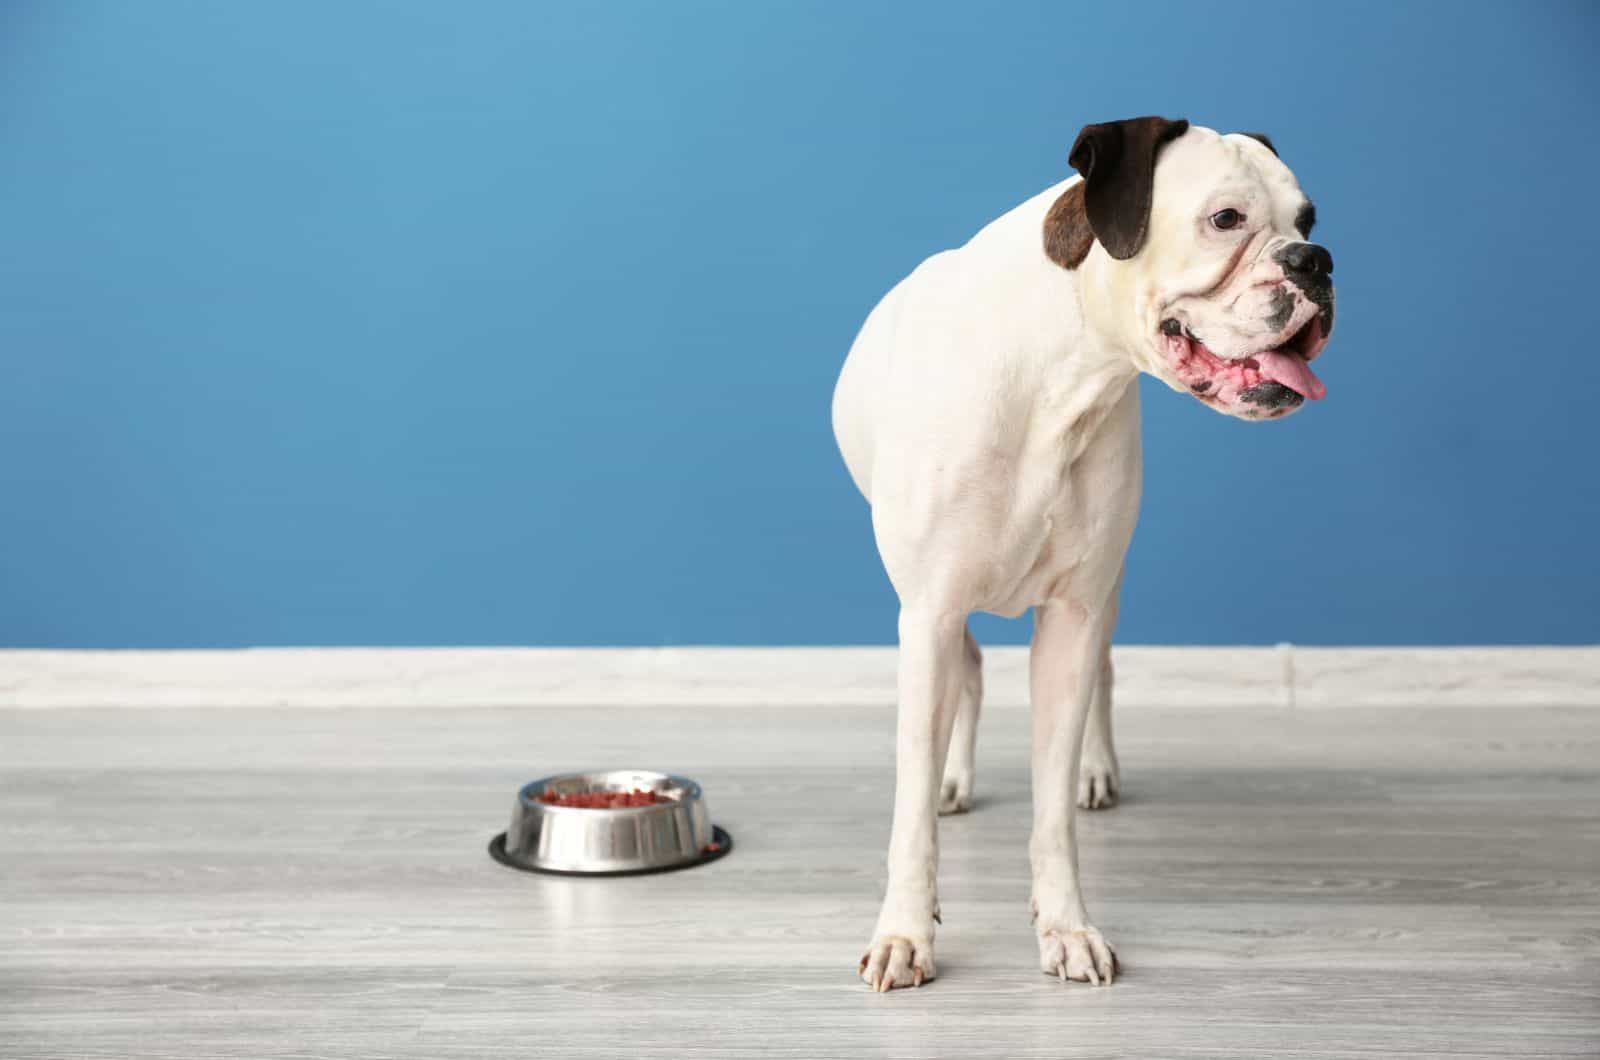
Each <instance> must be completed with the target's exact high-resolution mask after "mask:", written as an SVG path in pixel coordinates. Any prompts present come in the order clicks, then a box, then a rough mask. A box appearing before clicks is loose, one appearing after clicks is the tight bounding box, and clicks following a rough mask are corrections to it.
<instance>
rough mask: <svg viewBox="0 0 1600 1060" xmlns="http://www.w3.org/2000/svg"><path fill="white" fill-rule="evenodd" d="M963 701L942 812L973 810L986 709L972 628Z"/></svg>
mask: <svg viewBox="0 0 1600 1060" xmlns="http://www.w3.org/2000/svg"><path fill="white" fill-rule="evenodd" d="M961 661H962V666H963V671H962V675H961V699H960V701H959V702H958V704H957V705H956V720H955V729H954V730H953V731H952V732H951V734H950V752H949V753H948V754H947V755H945V760H944V781H943V782H942V783H941V784H940V785H939V812H940V813H941V814H951V813H966V812H967V811H968V810H970V809H972V778H973V774H974V772H975V770H976V765H977V754H978V713H979V711H980V710H981V708H982V706H983V652H981V651H979V650H978V642H977V641H976V640H974V639H973V638H972V629H971V628H970V627H968V629H967V631H966V638H965V641H964V643H963V644H962V653H961Z"/></svg>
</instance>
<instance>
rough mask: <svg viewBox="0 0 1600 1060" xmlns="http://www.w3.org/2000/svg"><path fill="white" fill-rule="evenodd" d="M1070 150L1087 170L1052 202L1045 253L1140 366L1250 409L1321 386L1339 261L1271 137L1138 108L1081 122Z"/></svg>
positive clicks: (1217, 403) (1290, 403) (1200, 394)
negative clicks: (1074, 277) (1315, 235)
mask: <svg viewBox="0 0 1600 1060" xmlns="http://www.w3.org/2000/svg"><path fill="white" fill-rule="evenodd" d="M1069 160H1070V161H1071V163H1072V165H1073V167H1074V168H1075V169H1077V170H1078V172H1079V173H1081V174H1082V175H1083V180H1082V181H1080V182H1077V183H1075V184H1073V185H1072V186H1071V187H1069V188H1068V189H1067V190H1066V191H1065V192H1063V193H1062V195H1061V197H1060V198H1059V199H1057V200H1056V203H1055V205H1054V206H1053V207H1051V210H1050V213H1049V215H1048V216H1047V217H1046V219H1045V226H1044V247H1045V252H1046V253H1047V254H1048V255H1049V256H1050V257H1051V258H1052V259H1053V260H1054V261H1055V262H1056V263H1057V264H1058V265H1061V266H1062V267H1063V268H1068V269H1077V270H1079V271H1080V273H1081V274H1082V275H1083V284H1084V285H1086V286H1087V287H1089V288H1092V289H1093V290H1095V291H1096V292H1097V297H1096V298H1094V299H1087V298H1086V299H1085V306H1086V312H1089V310H1090V308H1091V304H1092V307H1093V309H1094V311H1096V312H1099V313H1102V314H1104V313H1107V312H1109V313H1110V314H1112V316H1113V318H1114V319H1109V320H1099V321H1096V323H1097V324H1099V325H1100V326H1101V327H1103V328H1106V329H1109V330H1110V331H1111V332H1112V333H1113V334H1115V335H1117V336H1118V337H1119V338H1120V340H1121V341H1122V342H1123V343H1124V344H1125V345H1126V346H1127V347H1128V348H1129V349H1130V350H1131V351H1132V353H1133V357H1134V360H1135V363H1136V364H1137V365H1138V366H1139V368H1140V369H1142V370H1143V371H1146V372H1148V373H1150V374H1151V375H1154V376H1155V377H1157V378H1158V379H1160V380H1162V381H1163V382H1165V383H1166V384H1167V385H1168V386H1170V387H1172V388H1173V389H1174V390H1182V391H1185V392H1187V393H1190V394H1193V395H1194V396H1195V397H1196V398H1198V399H1199V400H1200V401H1202V402H1204V403H1205V404H1207V405H1209V406H1211V407H1212V408H1213V409H1216V410H1217V411H1218V412H1224V413H1227V414H1228V415H1231V416H1238V417H1241V418H1243V419H1271V418H1277V417H1280V416H1285V415H1287V414H1288V413H1289V412H1291V411H1293V410H1294V409H1296V408H1298V407H1299V406H1300V405H1301V404H1302V403H1303V402H1304V401H1305V399H1306V398H1311V399H1312V400H1316V399H1318V398H1320V397H1322V395H1323V393H1324V389H1325V388H1324V387H1323V385H1322V381H1321V380H1320V379H1318V378H1317V376H1316V373H1314V372H1313V371H1312V370H1311V367H1310V362H1311V361H1312V360H1314V359H1315V358H1316V356H1317V355H1318V354H1319V353H1321V352H1322V348H1323V347H1324V346H1325V345H1327V341H1328V335H1329V333H1330V332H1331V331H1332V330H1333V281H1332V279H1331V274H1332V272H1333V258H1332V257H1331V256H1330V255H1329V253H1328V251H1327V250H1326V249H1325V248H1323V247H1321V246H1319V245H1317V244H1315V243H1312V242H1310V241H1309V240H1310V237H1311V228H1312V225H1313V224H1314V223H1315V221H1316V211H1315V209H1314V208H1313V207H1312V205H1311V200H1309V199H1308V198H1306V196H1305V193H1304V192H1302V191H1301V190H1300V184H1299V182H1298V181H1296V180H1295V176H1294V174H1293V173H1292V172H1290V170H1289V167H1288V166H1286V165H1284V164H1283V161H1282V160H1281V159H1279V157H1278V154H1277V151H1276V149H1275V148H1274V147H1273V145H1272V142H1271V141H1270V140H1268V139H1267V138H1266V137H1265V136H1262V135H1260V134H1258V133H1233V134H1230V135H1227V136H1223V135H1219V134H1218V133H1216V132H1214V131H1213V130H1211V129H1205V128H1201V127H1199V126H1192V125H1190V124H1189V123H1188V122H1186V121H1168V120H1167V119H1165V118H1133V119H1130V120H1127V121H1115V122H1106V123H1103V124H1099V125H1088V126H1085V127H1084V129H1083V131H1082V132H1081V133H1079V134H1078V139H1077V142H1076V143H1074V144H1073V146H1072V153H1071V155H1070V159H1069ZM1090 315H1091V316H1092V315H1093V313H1091V314H1090Z"/></svg>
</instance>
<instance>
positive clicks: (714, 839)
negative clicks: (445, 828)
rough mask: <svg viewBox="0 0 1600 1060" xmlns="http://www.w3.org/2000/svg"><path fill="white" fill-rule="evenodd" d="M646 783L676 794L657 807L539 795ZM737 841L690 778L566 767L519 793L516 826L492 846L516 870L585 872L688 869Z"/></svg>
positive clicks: (647, 786)
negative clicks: (596, 805) (612, 806)
mask: <svg viewBox="0 0 1600 1060" xmlns="http://www.w3.org/2000/svg"><path fill="white" fill-rule="evenodd" d="M639 789H645V790H649V791H655V792H658V793H660V794H662V795H666V796H669V798H668V801H666V802H658V803H655V804H653V805H650V806H632V807H627V808H624V809H617V810H592V809H584V808H581V807H577V806H553V805H550V804H549V803H543V802H540V801H539V796H540V795H542V794H544V793H545V792H554V793H556V794H558V795H570V794H578V793H584V792H591V791H636V790H639ZM732 845H733V841H732V839H731V838H730V837H729V836H728V834H727V833H726V832H724V831H723V830H722V829H720V828H716V827H714V826H713V825H712V823H711V817H710V814H709V813H708V812H707V810H706V800H705V794H704V792H702V791H701V790H700V785H699V784H697V783H695V782H694V781H693V780H690V779H689V778H688V777H680V776H673V775H671V774H669V773H652V772H648V771H646V770H641V769H617V770H610V771H607V772H596V773H562V774H558V775H556V776H552V777H545V778H543V779H541V780H535V781H534V782H533V783H531V784H528V785H526V786H524V787H523V789H522V790H521V791H519V792H517V801H516V805H514V806H513V807H512V809H511V826H510V827H509V828H508V829H506V831H505V832H504V833H503V834H502V835H498V836H496V837H495V838H494V842H492V843H490V844H489V852H490V853H491V854H493V855H494V857H495V859H496V860H497V861H500V862H502V863H503V864H506V865H510V866H511V867H513V868H519V869H530V870H533V871H536V872H555V873H567V874H572V875H581V876H620V875H627V874H631V873H641V872H662V871H665V870H667V869H679V868H687V867H688V866H690V865H698V864H700V863H702V862H705V861H711V860H714V859H715V858H718V857H721V856H722V855H723V854H726V853H727V852H728V850H729V849H730V848H731V847H732Z"/></svg>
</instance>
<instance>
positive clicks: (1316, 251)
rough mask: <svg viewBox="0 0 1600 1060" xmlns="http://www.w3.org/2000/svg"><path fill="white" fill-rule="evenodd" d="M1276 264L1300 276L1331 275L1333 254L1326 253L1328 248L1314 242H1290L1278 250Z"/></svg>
mask: <svg viewBox="0 0 1600 1060" xmlns="http://www.w3.org/2000/svg"><path fill="white" fill-rule="evenodd" d="M1278 264H1280V265H1282V266H1283V268H1284V271H1286V272H1297V273H1299V274H1300V275H1302V276H1331V275H1332V274H1333V255H1332V254H1329V253H1328V248H1327V247H1324V246H1319V245H1317V244H1316V243H1290V244H1289V245H1288V246H1286V247H1284V248H1283V249H1282V250H1280V251H1278Z"/></svg>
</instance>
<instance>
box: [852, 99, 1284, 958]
mask: <svg viewBox="0 0 1600 1060" xmlns="http://www.w3.org/2000/svg"><path fill="white" fill-rule="evenodd" d="M1074 179H1076V178H1074ZM1071 183H1072V182H1071V181H1067V182H1063V183H1062V184H1058V185H1057V186H1055V187H1053V188H1051V189H1049V190H1047V191H1045V192H1043V193H1041V194H1039V195H1037V196H1035V197H1034V198H1032V199H1030V200H1028V201H1027V202H1025V203H1023V204H1022V205H1021V206H1018V207H1017V208H1016V209H1014V210H1012V211H1010V212H1009V213H1007V214H1005V215H1004V216H1002V217H1000V218H999V219H997V220H995V221H994V222H992V223H991V224H989V225H988V226H987V227H985V228H984V229H983V230H982V231H980V232H978V234H977V235H975V236H973V238H972V239H971V240H970V241H969V242H968V243H967V244H966V245H965V246H962V247H960V248H958V249H956V250H949V251H945V252H943V253H940V254H936V255H934V256H933V257H931V258H929V259H928V260H927V261H925V262H923V263H922V264H921V265H920V266H918V267H917V269H916V270H915V271H914V272H912V274H911V275H910V276H908V277H907V278H906V279H904V280H902V281H901V282H900V283H899V284H898V285H896V286H895V288H894V289H893V290H891V291H890V292H889V294H888V295H887V296H885V297H884V299H883V301H882V302H880V303H879V304H878V306H877V307H876V308H875V309H874V310H873V311H872V313H871V315H870V316H869V317H868V318H867V321H866V323H865V324H864V325H863V327H862V329H861V333H860V335H859V336H858V337H857V338H856V341H855V344H854V345H853V346H852V348H851V350H850V355H849V358H848V359H847V361H846V363H845V365H844V369H843V372H842V374H841V376H840V378H839V383H838V387H837V390H836V392H835V395H834V403H833V422H834V432H835V435H836V436H837V438H838V442H839V448H840V450H841V452H842V453H843V455H844V459H845V462H846V464H847V465H848V467H849V469H850V473H851V475H852V477H853V478H854V479H855V482H856V485H857V486H858V487H859V488H860V490H861V492H862V494H863V495H865V496H866V498H867V499H868V500H869V501H870V502H871V505H872V525H873V530H874V533H875V536H876V538H877V543H878V548H879V551H880V553H881V555H882V557H883V563H884V566H885V568H886V569H887V571H888V574H889V578H890V580H891V581H892V582H893V584H894V588H895V591H896V592H897V593H898V594H899V597H900V608H901V610H900V622H899V635H900V658H899V691H900V707H899V715H898V731H897V741H898V743H897V752H896V784H895V806H894V823H893V830H892V834H891V838H890V843H889V857H888V886H887V892H886V895H885V898H884V902H883V907H882V912H881V913H880V915H879V918H878V924H877V930H876V932H875V934H874V937H873V940H872V943H871V945H870V946H869V948H868V950H867V954H866V956H865V958H864V959H863V967H862V975H863V977H864V978H865V979H867V981H868V982H869V983H870V984H872V985H873V986H874V987H875V988H878V989H886V988H888V987H889V986H908V985H913V984H915V983H920V982H922V981H924V980H926V979H931V978H932V977H933V975H934V974H935V967H934V957H933V937H934V923H935V920H936V918H937V915H938V896H937V891H936V880H935V876H936V871H937V864H938V837H937V814H938V813H939V812H940V811H944V812H958V811H962V810H965V809H967V808H968V807H969V806H970V804H971V798H972V785H973V741H974V739H975V737H976V724H977V714H978V708H979V699H980V697H981V689H982V678H981V673H980V661H979V655H978V648H977V645H976V644H975V643H974V642H973V641H972V638H971V635H970V634H969V633H968V632H967V630H966V619H967V616H968V615H969V614H970V613H971V612H973V611H979V610H981V611H989V612H993V613H997V614H1001V615H1007V616H1017V615H1020V614H1022V613H1023V612H1024V611H1026V610H1027V609H1029V608H1030V607H1031V608H1034V609H1035V619H1036V624H1035V632H1034V641H1033V654H1032V665H1031V682H1032V699H1033V790H1034V796H1033V803H1034V810H1033V835H1032V840H1031V842H1030V854H1031V858H1032V864H1033V907H1034V912H1035V925H1036V929H1037V932H1038V936H1039V951H1040V966H1041V968H1042V969H1043V970H1044V971H1046V972H1048V973H1051V974H1058V975H1061V976H1062V977H1063V978H1074V979H1082V980H1088V981H1093V982H1109V981H1110V979H1111V977H1112V974H1113V972H1114V957H1113V955H1112V953H1111V950H1110V948H1109V946H1107V945H1106V944H1105V942H1104V940H1103V939H1101V937H1100V935H1099V932H1098V931H1096V930H1095V929H1094V927H1093V926H1092V925H1091V924H1090V922H1089V918H1088V914H1087V913H1086V911H1085V909H1084V905H1083V900H1082V897H1081V895H1080V893H1079V886H1078V868H1077V847H1076V840H1075V833H1074V825H1073V807H1074V803H1075V802H1078V803H1080V804H1082V805H1085V806H1089V807H1099V806H1102V805H1109V804H1111V803H1112V802H1113V801H1114V800H1115V797H1116V790H1117V786H1118V775H1117V759H1116V752H1115V750H1114V749H1113V746H1112V738H1111V718H1110V697H1111V669H1110V659H1109V647H1110V641H1111V632H1112V627H1113V626H1114V624H1115V621H1116V610H1117V592H1118V588H1119V585H1120V581H1121V572H1122V561H1123V554H1124V552H1125V550H1126V548H1127V545H1128V541H1129V538H1130V536H1131V535H1132V533H1133V526H1134V520H1135V518H1136V516H1137V513H1138V507H1139V483H1140V449H1139V393H1138V388H1137V387H1136V386H1134V385H1132V384H1133V383H1134V379H1135V376H1136V375H1137V374H1138V373H1139V372H1140V371H1146V372H1150V373H1152V374H1154V375H1156V376H1158V377H1160V378H1162V379H1163V380H1164V381H1166V382H1167V383H1168V384H1169V385H1172V386H1173V387H1174V388H1176V389H1182V387H1181V386H1180V384H1178V382H1177V381H1176V379H1175V378H1174V377H1173V376H1172V374H1171V372H1170V371H1169V370H1168V369H1167V367H1166V365H1165V364H1164V362H1163V359H1162V356H1161V353H1160V349H1161V347H1160V336H1159V325H1160V321H1161V319H1163V315H1164V314H1166V313H1168V312H1169V311H1176V312H1180V313H1181V314H1182V315H1183V318H1184V319H1185V320H1186V321H1187V320H1190V319H1193V320H1195V321H1197V322H1199V323H1203V324H1206V325H1208V326H1210V327H1211V328H1212V329H1213V330H1217V329H1220V328H1221V327H1224V326H1225V327H1228V328H1231V329H1234V330H1235V331H1237V332H1238V333H1240V334H1244V333H1247V332H1251V329H1252V327H1253V328H1254V331H1255V332H1260V331H1261V327H1260V325H1259V324H1258V323H1253V322H1252V321H1250V320H1248V319H1246V318H1248V317H1250V316H1251V315H1252V314H1258V313H1259V312H1261V311H1263V310H1264V309H1265V308H1266V305H1265V302H1262V304H1261V305H1259V306H1258V305H1256V302H1258V301H1262V300H1261V299H1254V298H1253V297H1252V296H1250V292H1251V290H1252V284H1253V283H1255V282H1257V281H1258V280H1259V279H1260V276H1261V275H1262V274H1263V273H1262V270H1266V271H1270V270H1271V269H1273V268H1276V266H1272V265H1271V264H1270V257H1269V256H1268V255H1267V254H1266V253H1265V252H1266V251H1268V250H1269V249H1271V248H1273V247H1276V246H1280V245H1281V243H1282V241H1283V240H1284V239H1285V238H1289V237H1286V236H1285V235H1284V233H1285V232H1286V231H1290V230H1292V229H1291V224H1292V220H1293V215H1294V212H1295V210H1296V209H1297V208H1298V206H1299V203H1300V201H1301V200H1302V196H1301V195H1300V193H1299V189H1298V186H1297V185H1295V184H1294V178H1293V175H1292V174H1289V171H1288V169H1287V168H1286V167H1284V166H1283V165H1282V164H1281V163H1280V162H1278V160H1277V159H1276V158H1275V157H1274V156H1273V155H1272V153H1271V152H1270V151H1268V150H1267V149H1266V148H1265V147H1263V146H1261V145H1260V144H1258V143H1256V142H1255V141H1254V140H1251V139H1248V138H1245V137H1240V136H1229V137H1219V136H1218V135H1217V134H1216V133H1214V132H1212V131H1211V130H1209V129H1200V128H1191V129H1190V130H1189V131H1188V132H1187V133H1185V134H1184V135H1183V136H1181V137H1179V138H1178V139H1176V140H1175V141H1173V142H1172V143H1171V144H1169V145H1168V146H1167V147H1166V148H1165V150H1164V152H1163V155H1162V157H1161V159H1160V161H1159V163H1158V165H1157V167H1156V185H1155V196H1154V202H1155V207H1154V210H1153V211H1152V217H1151V222H1150V228H1149V237H1148V239H1147V243H1146V246H1145V247H1144V249H1143V250H1142V251H1141V252H1140V253H1139V254H1137V255H1136V256H1135V257H1134V258H1132V259H1130V260H1128V261H1116V260H1113V259H1112V258H1111V257H1110V256H1109V255H1107V253H1106V252H1105V249H1104V248H1103V247H1102V246H1101V245H1100V244H1099V243H1098V242H1096V243H1095V244H1094V246H1093V248H1092V249H1091V250H1090V252H1089V255H1088V257H1087V258H1085V260H1084V261H1083V262H1082V264H1081V265H1080V266H1079V268H1077V269H1076V270H1073V271H1069V270H1067V269H1064V268H1062V267H1061V266H1060V265H1058V264H1056V263H1055V262H1053V261H1051V260H1050V259H1049V258H1047V257H1046V255H1045V253H1044V249H1043V224H1044V220H1045V215H1046V213H1047V212H1048V211H1049V209H1050V207H1051V205H1052V204H1053V203H1054V202H1055V201H1056V199H1057V197H1058V196H1060V194H1061V193H1062V191H1063V190H1064V189H1065V188H1066V187H1068V185H1070V184H1071ZM1235 198H1238V199H1240V200H1241V201H1242V202H1245V203H1247V204H1248V207H1249V209H1250V210H1251V211H1253V212H1256V213H1257V214H1258V220H1259V219H1260V218H1261V216H1262V215H1261V211H1267V213H1268V215H1270V216H1268V217H1267V218H1266V222H1265V223H1262V224H1261V225H1260V230H1259V231H1258V232H1257V233H1256V234H1255V235H1251V236H1250V237H1249V238H1250V239H1251V240H1252V246H1253V247H1254V251H1253V253H1247V254H1243V255H1241V254H1240V253H1239V250H1238V246H1237V240H1238V239H1239V238H1244V237H1243V236H1239V237H1236V238H1235V240H1234V241H1233V242H1232V243H1230V242H1229V241H1228V240H1227V239H1213V238H1211V236H1214V235H1220V234H1219V233H1214V232H1212V233H1207V232H1205V231H1204V230H1203V229H1202V228H1201V227H1199V226H1198V225H1199V223H1200V222H1198V221H1197V218H1199V219H1200V220H1201V221H1203V219H1204V216H1205V215H1206V214H1207V211H1212V212H1214V211H1215V210H1216V209H1220V208H1221V207H1222V206H1223V205H1229V204H1230V202H1231V200H1232V199H1235ZM1256 244H1259V245H1256ZM1230 262H1233V263H1234V264H1232V265H1230V264H1229V263H1230ZM1252 270H1256V271H1255V272H1252ZM1252 277H1254V279H1252ZM1280 279H1281V275H1280ZM1241 292H1242V294H1241ZM1174 306H1176V307H1177V309H1176V310H1174V309H1173V307H1174ZM1241 348H1242V347H1241ZM1086 731H1087V739H1086V737H1085V733H1086ZM1080 764H1081V766H1082V772H1083V776H1082V777H1081V778H1080V775H1079V774H1080ZM941 770H942V772H941Z"/></svg>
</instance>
